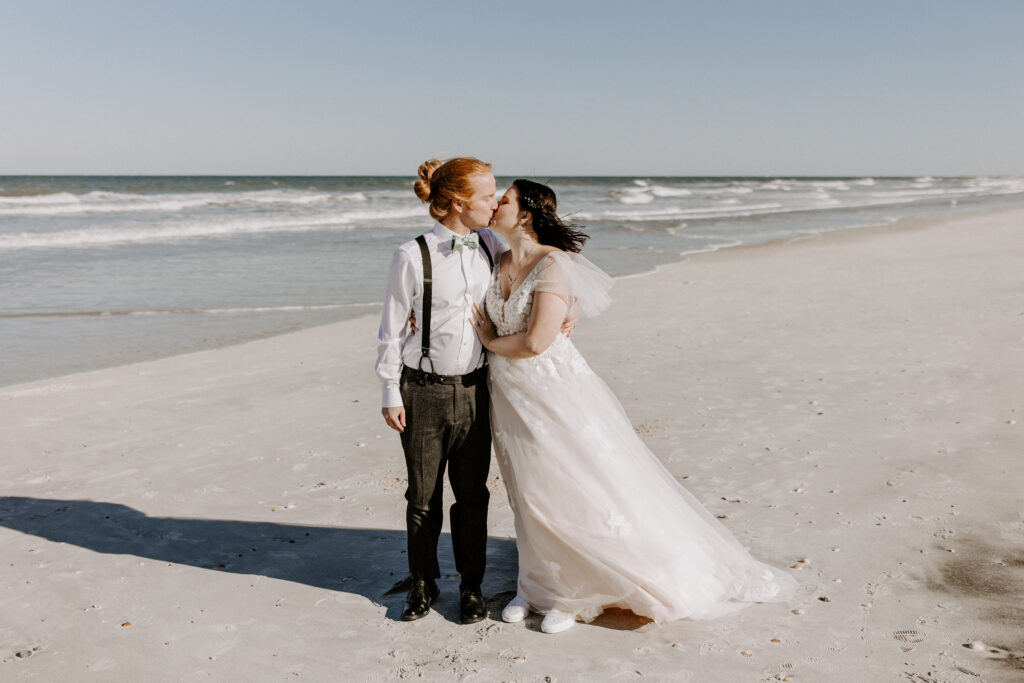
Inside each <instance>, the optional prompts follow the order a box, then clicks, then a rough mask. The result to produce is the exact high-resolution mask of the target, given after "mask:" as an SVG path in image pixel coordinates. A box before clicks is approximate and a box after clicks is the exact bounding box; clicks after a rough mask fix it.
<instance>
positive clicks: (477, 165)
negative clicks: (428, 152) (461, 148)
mask: <svg viewBox="0 0 1024 683" xmlns="http://www.w3.org/2000/svg"><path fill="white" fill-rule="evenodd" d="M490 171H491V165H490V164H486V163H484V162H482V161H480V160H479V159H475V158H473V157H455V158H454V159H449V160H448V161H445V162H443V163H442V162H440V161H438V160H437V159H430V160H429V161H424V162H423V163H422V164H420V168H419V171H418V175H419V177H420V179H419V180H417V181H416V184H415V185H414V186H413V190H414V191H415V192H416V196H417V197H419V198H420V199H421V200H422V201H424V202H429V203H430V216H431V217H432V218H433V219H434V220H435V221H438V222H440V221H443V220H444V219H445V218H447V217H448V212H449V211H450V210H451V206H452V200H455V199H458V200H459V201H463V202H466V201H469V200H470V199H472V194H473V188H472V186H471V185H470V182H469V181H470V179H471V178H472V177H473V176H477V175H480V174H483V173H490Z"/></svg>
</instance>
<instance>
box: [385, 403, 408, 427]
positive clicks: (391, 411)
mask: <svg viewBox="0 0 1024 683" xmlns="http://www.w3.org/2000/svg"><path fill="white" fill-rule="evenodd" d="M380 414H381V415H383V416H384V421H385V422H387V423H388V427H391V428H392V429H394V430H395V431H396V432H404V431H405V406H394V407H393V408H381V409H380Z"/></svg>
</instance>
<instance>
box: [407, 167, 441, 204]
mask: <svg viewBox="0 0 1024 683" xmlns="http://www.w3.org/2000/svg"><path fill="white" fill-rule="evenodd" d="M440 167H441V162H440V161H438V160H437V159H428V160H427V161H424V162H423V163H422V164H420V167H419V170H417V171H416V173H417V175H419V177H420V179H419V180H417V181H416V184H415V185H413V188H412V189H413V191H414V192H415V193H416V196H417V197H419V198H420V200H421V201H424V202H429V201H430V178H431V176H433V175H434V171H436V170H437V169H438V168H440Z"/></svg>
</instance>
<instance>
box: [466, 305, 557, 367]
mask: <svg viewBox="0 0 1024 683" xmlns="http://www.w3.org/2000/svg"><path fill="white" fill-rule="evenodd" d="M568 310H569V305H568V304H567V303H566V302H565V300H564V299H563V298H562V297H561V296H559V295H558V294H553V293H551V292H534V294H533V310H531V311H530V324H529V325H528V326H527V328H526V332H520V333H519V334H510V335H508V336H507V337H499V336H497V334H496V333H495V331H494V324H493V323H492V322H491V320H490V318H488V317H487V314H486V313H484V312H482V311H481V310H480V308H479V307H478V306H476V305H474V307H473V327H474V328H476V333H477V334H478V335H480V342H481V343H482V344H483V345H484V347H485V348H486V349H487V350H488V351H491V352H492V353H496V354H498V355H499V356H507V357H508V358H532V357H533V356H538V355H540V354H542V353H544V351H545V350H547V348H548V347H549V346H551V343H552V342H553V341H555V337H556V336H557V335H558V333H559V332H561V331H562V322H563V321H564V320H565V314H566V312H567V311H568Z"/></svg>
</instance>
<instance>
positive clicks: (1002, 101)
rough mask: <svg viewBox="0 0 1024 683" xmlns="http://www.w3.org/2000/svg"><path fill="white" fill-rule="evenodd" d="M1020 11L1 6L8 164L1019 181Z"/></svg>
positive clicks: (938, 5)
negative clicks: (433, 166) (457, 165)
mask: <svg viewBox="0 0 1024 683" xmlns="http://www.w3.org/2000/svg"><path fill="white" fill-rule="evenodd" d="M1022 36H1024V2H1020V1H1019V0H1008V1H1006V2H987V1H986V0H973V1H971V2H965V1H962V0H961V1H958V2H946V1H944V0H928V1H916V0H885V1H879V2H853V1H849V0H848V1H845V2H833V1H831V0H816V1H815V0H807V1H786V0H779V1H776V2H768V1H767V0H757V1H751V2H733V1H730V0H719V1H716V2H713V1H711V0H708V1H705V2H684V1H677V2H644V1H643V0H634V1H633V2H625V1H623V0H620V1H618V2H604V1H601V0H593V1H588V2H584V1H582V0H581V1H578V2H559V1H558V0H546V1H545V2H532V1H529V0H516V1H514V2H501V3H493V2H486V1H482V0H476V1H475V2H473V1H467V2H446V1H443V0H439V1H437V2H430V1H428V0H419V1H410V2H389V1H387V0H360V1H358V2H342V1H340V0H339V1H335V2H314V1H311V0H296V1H293V2H283V1H278V2H260V1H258V0H245V1H239V2H221V1H218V0H202V1H201V2H185V1H179V0H162V1H161V2H151V1H148V0H126V1H124V2H104V1H98V0H97V1H92V0H77V1H76V2H50V1H48V0H31V1H17V2H16V1H14V0H0V173H8V174H28V173H161V174H162V173H182V174H193V173H195V174H201V173H225V174H244V173H252V174H403V175H404V174H410V175H411V174H412V173H413V172H414V171H415V168H416V166H417V165H418V164H419V163H420V162H421V161H422V160H423V159H425V158H427V157H430V156H442V157H444V156H451V155H456V154H472V155H476V156H479V157H480V158H482V159H484V160H487V161H490V162H492V163H493V164H494V165H495V170H496V171H497V172H498V173H500V174H533V175H559V174H571V175H579V174H594V175H619V174H621V175H634V174H635V175H658V174H664V175H762V174H763V175H797V174H802V175H847V174H850V175H883V174H893V175H902V174H912V175H913V174H932V175H938V174H977V173H992V174H995V173H1024V87H1022V86H1021V79H1022V75H1024V48H1022V43H1024V38H1022Z"/></svg>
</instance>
